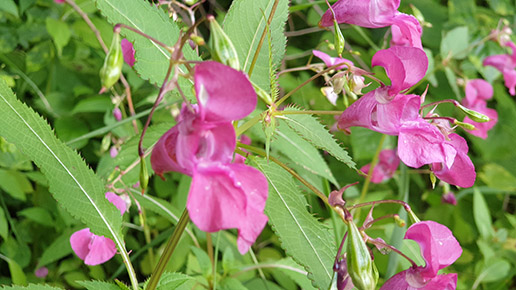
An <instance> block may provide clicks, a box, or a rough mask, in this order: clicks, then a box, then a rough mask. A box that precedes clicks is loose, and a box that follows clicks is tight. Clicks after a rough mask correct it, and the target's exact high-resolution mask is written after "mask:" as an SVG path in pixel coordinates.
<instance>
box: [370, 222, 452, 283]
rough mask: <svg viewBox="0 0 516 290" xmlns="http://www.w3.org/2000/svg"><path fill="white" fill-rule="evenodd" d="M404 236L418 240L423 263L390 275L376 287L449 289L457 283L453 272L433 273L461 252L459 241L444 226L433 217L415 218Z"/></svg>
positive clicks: (445, 265)
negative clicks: (415, 220)
mask: <svg viewBox="0 0 516 290" xmlns="http://www.w3.org/2000/svg"><path fill="white" fill-rule="evenodd" d="M405 239H411V240H414V241H416V242H417V243H418V244H419V247H420V249H421V255H422V256H423V259H424V260H425V266H424V267H423V266H418V267H412V268H409V269H407V270H405V271H402V272H400V273H398V274H396V275H394V276H393V277H391V278H390V279H389V280H388V281H387V282H385V284H384V285H383V286H382V288H380V289H384V290H387V289H399V290H404V289H407V290H408V289H425V290H431V289H450V290H453V289H455V288H456V287H457V274H443V275H438V274H437V273H438V272H439V270H441V269H443V268H446V267H448V266H449V265H451V264H453V263H454V262H455V261H456V260H457V259H458V258H459V257H460V255H461V254H462V248H461V246H460V244H459V242H457V240H456V239H455V237H454V236H453V234H452V232H451V231H450V230H449V229H448V228H447V227H446V226H443V225H441V224H439V223H436V222H434V221H423V222H418V223H415V224H413V225H412V226H410V228H409V229H408V230H407V233H406V234H405Z"/></svg>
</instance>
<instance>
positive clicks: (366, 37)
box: [351, 25, 380, 51]
mask: <svg viewBox="0 0 516 290" xmlns="http://www.w3.org/2000/svg"><path fill="white" fill-rule="evenodd" d="M351 27H352V28H353V29H354V30H355V31H356V32H358V34H360V36H362V38H364V40H365V41H366V42H367V44H369V45H370V46H371V47H372V48H373V49H374V50H376V51H378V50H380V48H379V47H378V45H376V43H374V42H373V41H372V40H371V38H369V36H367V34H365V32H364V30H363V29H362V27H360V26H357V25H351Z"/></svg>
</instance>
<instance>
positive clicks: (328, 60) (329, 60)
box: [312, 50, 353, 70]
mask: <svg viewBox="0 0 516 290" xmlns="http://www.w3.org/2000/svg"><path fill="white" fill-rule="evenodd" d="M312 53H313V54H314V55H315V56H317V57H318V58H320V59H321V60H322V61H323V62H324V64H325V65H326V66H327V67H331V66H334V65H336V64H339V63H345V64H347V65H341V66H338V67H336V68H335V70H340V69H344V68H350V67H353V62H352V61H350V60H347V59H345V58H342V57H331V56H329V55H327V54H326V53H324V52H322V51H319V50H312Z"/></svg>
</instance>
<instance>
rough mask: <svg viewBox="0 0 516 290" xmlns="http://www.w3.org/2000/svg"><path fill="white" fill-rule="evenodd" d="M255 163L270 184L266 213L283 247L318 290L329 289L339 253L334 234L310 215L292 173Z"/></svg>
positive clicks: (262, 162)
mask: <svg viewBox="0 0 516 290" xmlns="http://www.w3.org/2000/svg"><path fill="white" fill-rule="evenodd" d="M252 161H253V162H252V164H253V165H255V166H256V168H258V169H259V170H260V171H262V172H263V173H264V174H265V177H266V178H267V180H268V182H269V197H268V199H267V205H266V207H265V213H266V214H267V216H268V217H269V224H271V225H272V227H273V229H274V231H275V232H276V234H277V235H278V237H279V238H280V240H281V245H282V247H283V248H284V249H285V251H286V253H287V254H288V255H290V256H292V258H294V260H296V261H297V262H298V263H300V264H301V265H303V266H304V267H305V268H306V269H307V271H308V273H309V278H310V279H312V280H313V281H314V285H315V286H316V287H318V288H320V289H327V288H328V285H329V284H330V282H331V279H332V276H333V269H332V267H333V260H334V258H335V255H336V253H337V249H336V247H335V245H334V244H333V241H334V238H333V235H332V233H331V232H330V231H329V230H328V229H327V228H326V227H325V226H324V225H323V224H321V223H320V222H319V221H317V219H316V218H315V217H313V216H312V215H311V214H310V213H309V212H308V211H307V208H306V206H307V203H306V200H305V198H304V197H303V195H302V194H301V193H300V191H299V190H298V188H297V186H296V184H295V183H294V181H293V179H292V176H291V175H290V174H289V173H287V172H286V171H285V170H283V169H282V168H281V167H279V166H278V165H276V164H274V163H273V162H267V161H266V160H264V159H252Z"/></svg>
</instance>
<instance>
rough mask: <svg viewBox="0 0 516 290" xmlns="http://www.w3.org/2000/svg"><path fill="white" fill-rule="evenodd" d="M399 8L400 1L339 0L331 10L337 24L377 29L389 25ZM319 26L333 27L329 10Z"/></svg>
mask: <svg viewBox="0 0 516 290" xmlns="http://www.w3.org/2000/svg"><path fill="white" fill-rule="evenodd" d="M399 6H400V0H386V1H377V0H339V1H337V3H335V4H333V6H332V8H333V11H334V12H335V18H336V20H337V22H338V23H349V24H355V25H359V26H362V27H368V28H378V27H385V26H389V25H391V23H392V20H393V18H394V16H395V15H396V14H397V13H398V7H399ZM319 24H320V25H321V26H332V25H333V15H332V13H331V11H330V10H329V9H328V10H327V11H326V12H325V13H324V15H323V16H322V18H321V21H320V22H319Z"/></svg>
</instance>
